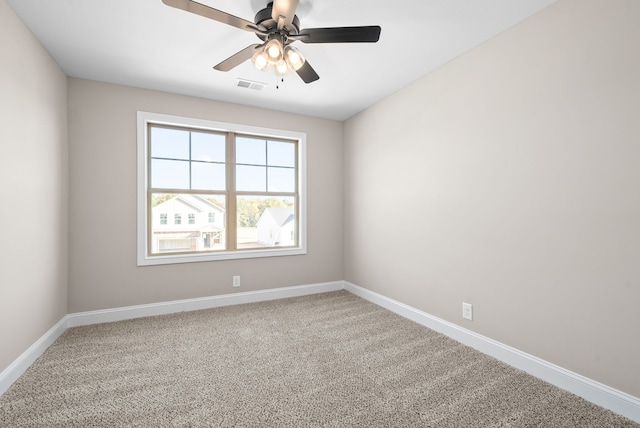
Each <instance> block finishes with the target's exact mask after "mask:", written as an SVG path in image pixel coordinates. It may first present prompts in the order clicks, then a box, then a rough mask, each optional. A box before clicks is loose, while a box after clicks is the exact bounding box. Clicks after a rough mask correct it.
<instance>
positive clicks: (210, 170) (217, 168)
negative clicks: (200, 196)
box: [191, 162, 226, 190]
mask: <svg viewBox="0 0 640 428" xmlns="http://www.w3.org/2000/svg"><path fill="white" fill-rule="evenodd" d="M225 178H226V177H225V168H224V164H219V163H205V162H192V163H191V188H192V189H200V190H225Z"/></svg>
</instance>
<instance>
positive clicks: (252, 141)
mask: <svg viewBox="0 0 640 428" xmlns="http://www.w3.org/2000/svg"><path fill="white" fill-rule="evenodd" d="M236 163H241V164H249V165H266V164H267V142H266V141H265V140H264V139H261V140H259V139H256V138H248V137H237V138H236Z"/></svg>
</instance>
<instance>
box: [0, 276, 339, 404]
mask: <svg viewBox="0 0 640 428" xmlns="http://www.w3.org/2000/svg"><path fill="white" fill-rule="evenodd" d="M343 288H344V284H343V282H342V281H335V282H325V283H319V284H310V285H300V286H293V287H282V288H272V289H269V290H261V291H247V292H241V293H233V294H224V295H221V296H211V297H202V298H196V299H185V300H175V301H170V302H162V303H152V304H148V305H137V306H127V307H122V308H114V309H104V310H98V311H89V312H78V313H73V314H69V315H65V316H64V317H63V318H62V319H61V320H60V321H59V322H58V323H57V324H56V325H55V326H53V327H51V329H50V330H49V331H48V332H46V333H45V334H44V335H43V336H42V337H41V338H40V339H38V340H37V341H36V342H35V343H34V344H33V345H31V346H30V347H29V349H27V350H26V351H24V352H23V353H22V355H20V356H19V357H18V358H17V359H16V360H15V361H14V362H13V363H11V364H10V365H9V366H8V367H7V368H6V369H4V370H3V371H2V372H0V395H2V394H4V393H5V392H6V391H7V390H8V389H9V387H10V386H11V385H12V384H13V383H14V382H15V381H16V380H18V378H19V377H20V376H22V374H23V373H24V372H25V371H26V370H27V369H28V368H29V366H30V365H31V364H33V362H34V361H35V360H36V359H37V358H38V357H39V356H40V355H42V353H43V352H44V351H45V350H46V349H47V348H48V347H49V346H51V344H52V343H53V342H55V341H56V339H58V337H60V336H61V335H62V333H64V332H65V330H66V329H68V328H71V327H78V326H83V325H91V324H100V323H105V322H114V321H123V320H128V319H133V318H141V317H149V316H155V315H166V314H173V313H177V312H185V311H197V310H200V309H209V308H216V307H221V306H230V305H239V304H243V303H255V302H263V301H267V300H276V299H286V298H289V297H298V296H306V295H309V294H317V293H326V292H330V291H338V290H342V289H343Z"/></svg>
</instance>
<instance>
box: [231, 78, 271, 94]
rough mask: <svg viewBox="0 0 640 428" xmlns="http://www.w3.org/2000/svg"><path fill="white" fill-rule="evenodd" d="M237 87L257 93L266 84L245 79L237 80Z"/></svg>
mask: <svg viewBox="0 0 640 428" xmlns="http://www.w3.org/2000/svg"><path fill="white" fill-rule="evenodd" d="M237 86H239V87H240V88H248V89H255V90H256V91H259V90H261V89H262V88H264V87H265V86H266V83H260V82H254V81H252V80H247V79H238V83H237Z"/></svg>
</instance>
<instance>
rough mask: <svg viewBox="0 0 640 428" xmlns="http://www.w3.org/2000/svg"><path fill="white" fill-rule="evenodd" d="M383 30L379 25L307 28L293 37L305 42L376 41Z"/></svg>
mask: <svg viewBox="0 0 640 428" xmlns="http://www.w3.org/2000/svg"><path fill="white" fill-rule="evenodd" d="M381 30H382V29H381V28H380V27H379V26H377V25H370V26H366V27H334V28H307V29H305V30H302V31H300V34H298V35H296V36H294V37H292V38H294V39H296V40H300V41H301V42H303V43H375V42H377V41H378V40H379V39H380V31H381Z"/></svg>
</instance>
